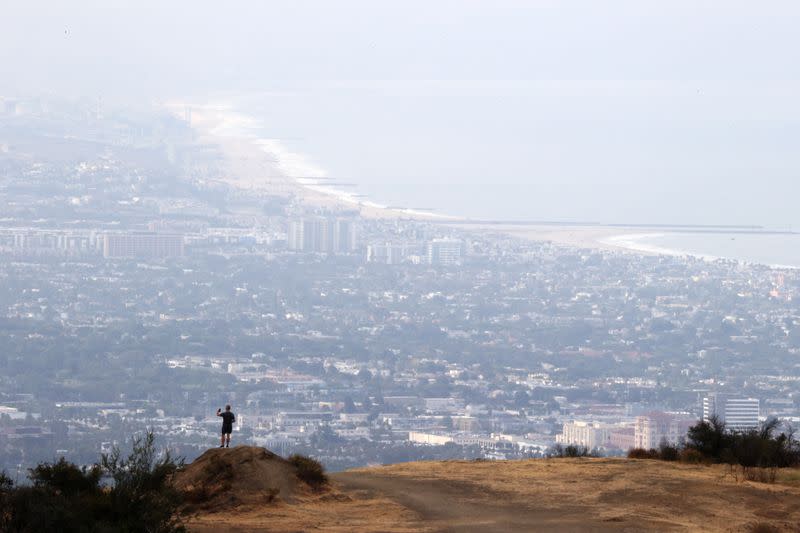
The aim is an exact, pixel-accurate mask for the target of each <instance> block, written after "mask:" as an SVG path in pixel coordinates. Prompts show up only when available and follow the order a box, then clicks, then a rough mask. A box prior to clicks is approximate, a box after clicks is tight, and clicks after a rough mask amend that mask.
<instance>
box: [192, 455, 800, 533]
mask: <svg viewBox="0 0 800 533" xmlns="http://www.w3.org/2000/svg"><path fill="white" fill-rule="evenodd" d="M331 479H332V486H331V488H330V489H329V491H328V492H327V493H325V494H321V495H320V494H313V493H308V494H305V495H302V496H301V497H298V498H297V499H296V501H295V503H285V502H282V501H277V502H276V503H273V504H270V505H265V506H257V507H240V508H237V509H235V510H234V511H233V512H228V511H226V512H225V513H220V514H203V515H197V516H195V517H193V518H192V519H191V520H189V522H188V525H189V527H190V531H199V532H206V531H208V532H210V531H217V530H219V529H220V528H225V529H235V530H237V531H259V532H261V531H309V530H318V531H331V532H345V531H346V532H351V531H352V532H357V531H387V532H396V533H406V532H410V531H441V530H447V531H461V532H472V531H527V530H537V531H564V530H569V531H575V530H580V531H583V530H593V531H618V530H629V531H698V532H699V531H703V532H705V531H710V532H713V531H726V532H729V531H732V532H737V531H738V532H742V533H744V532H748V531H800V529H798V527H797V524H800V505H798V502H800V471H797V470H793V471H781V472H780V476H779V479H778V481H777V483H776V484H769V485H767V484H763V483H754V482H749V481H743V480H741V479H740V480H738V481H737V480H735V479H733V478H732V477H731V476H730V475H728V473H727V471H726V469H725V467H722V466H716V465H712V466H706V465H693V464H683V463H676V462H664V461H654V460H627V459H597V458H579V459H572V458H564V459H547V460H529V461H496V462H495V461H443V462H419V463H405V464H397V465H391V466H385V467H378V468H368V469H360V470H355V471H351V472H347V473H343V474H333V475H331Z"/></svg>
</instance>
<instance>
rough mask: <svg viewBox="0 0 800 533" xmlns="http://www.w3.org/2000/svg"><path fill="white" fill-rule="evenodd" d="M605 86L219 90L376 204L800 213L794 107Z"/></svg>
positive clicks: (531, 216) (472, 209)
mask: <svg viewBox="0 0 800 533" xmlns="http://www.w3.org/2000/svg"><path fill="white" fill-rule="evenodd" d="M612 89H613V90H612ZM612 89H609V88H608V87H599V88H597V89H596V90H595V89H592V88H588V89H587V88H582V89H581V90H576V89H574V88H572V87H571V86H566V87H564V86H555V85H554V86H551V85H544V86H543V85H536V84H534V85H531V84H525V83H508V84H491V83H484V84H481V83H477V82H471V83H464V84H458V83H451V84H447V83H436V82H428V83H411V84H409V83H402V82H364V83H350V84H339V85H337V84H333V85H330V84H329V85H325V84H310V85H308V86H302V87H296V86H294V87H288V86H287V87H286V88H285V89H284V90H273V91H270V92H254V93H237V94H235V95H224V96H223V98H224V99H226V100H227V101H229V102H230V103H231V104H232V105H233V107H234V108H235V109H236V110H237V111H240V112H242V113H246V114H248V115H250V116H251V117H253V119H254V122H255V123H257V124H259V125H260V129H259V131H260V134H261V135H262V136H263V137H265V138H268V139H270V140H271V142H274V143H280V144H281V145H282V147H283V149H284V150H285V151H286V152H291V153H292V154H294V156H293V157H295V159H297V158H299V157H302V158H303V159H304V160H305V161H306V163H307V166H308V167H310V168H314V169H319V170H322V171H323V172H324V173H325V174H326V175H327V176H329V177H333V178H336V179H338V180H339V182H341V183H347V184H348V185H347V186H346V190H347V191H349V192H353V193H354V194H358V195H363V196H361V197H363V198H367V199H369V200H371V201H373V202H376V203H378V204H382V205H391V206H403V207H426V208H432V209H434V210H435V212H438V213H441V214H449V215H454V216H460V217H469V218H476V219H512V220H539V221H543V220H546V221H559V222H594V223H617V224H631V223H636V224H714V225H717V224H720V225H763V226H769V227H788V226H790V225H792V224H794V225H795V226H798V227H800V216H798V215H797V210H796V209H795V206H794V198H795V197H796V195H797V194H800V180H797V179H796V176H797V172H800V164H798V161H797V158H796V157H794V151H795V148H796V147H795V145H794V144H793V143H792V142H790V139H792V138H797V137H798V136H800V122H798V123H784V122H774V121H759V122H753V121H737V120H726V121H723V120H719V119H718V117H705V118H704V117H702V114H701V113H699V112H694V113H692V114H689V113H688V112H686V110H685V109H682V108H679V109H672V108H670V107H669V106H673V107H674V106H675V105H676V104H675V103H674V102H672V101H671V100H670V101H666V100H665V101H663V102H660V101H659V100H658V98H656V99H655V100H652V101H651V99H648V97H653V95H652V94H638V93H636V94H628V93H625V92H624V91H622V90H618V89H616V88H612ZM665 106H666V107H665Z"/></svg>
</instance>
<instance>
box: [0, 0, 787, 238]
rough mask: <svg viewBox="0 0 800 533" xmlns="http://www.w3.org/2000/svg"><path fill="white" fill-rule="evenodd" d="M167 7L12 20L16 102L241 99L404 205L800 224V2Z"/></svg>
mask: <svg viewBox="0 0 800 533" xmlns="http://www.w3.org/2000/svg"><path fill="white" fill-rule="evenodd" d="M67 4H69V5H67ZM76 4H80V5H76ZM163 4H166V5H162V2H158V3H156V2H142V1H135V2H113V1H102V2H100V1H98V2H82V3H81V2H57V1H53V2H36V1H28V2H24V3H23V2H16V3H12V2H6V3H5V5H4V6H3V8H2V17H0V94H12V95H21V96H22V95H26V94H47V93H65V94H68V95H87V96H102V97H104V98H107V99H108V100H109V101H113V100H116V99H126V98H130V99H141V98H175V97H191V98H195V99H197V98H199V99H203V98H204V97H206V96H207V97H209V98H212V97H213V98H215V99H218V98H220V97H224V98H231V99H232V101H235V102H236V103H237V104H238V105H246V106H247V107H248V108H249V110H250V111H251V112H253V113H255V114H258V115H259V118H261V119H262V120H264V122H265V126H266V127H268V129H269V130H270V131H272V132H274V133H275V134H276V135H279V136H281V135H286V136H293V137H299V138H302V139H303V140H302V141H297V142H295V144H294V145H293V146H292V148H293V149H296V150H299V151H303V152H304V153H307V154H308V155H309V157H310V158H311V159H312V160H313V161H314V162H315V163H317V164H319V165H321V166H323V167H325V168H327V169H329V171H330V172H331V173H332V174H335V175H344V174H347V175H348V176H347V177H352V178H354V179H356V181H358V182H359V183H361V184H362V190H364V191H365V192H368V193H370V194H371V195H372V196H373V197H375V198H376V199H377V200H381V201H386V202H388V203H401V204H411V203H416V204H418V203H426V204H433V205H435V206H436V207H438V208H439V209H441V210H444V211H449V212H458V213H461V214H468V215H472V216H478V217H483V216H491V217H499V216H509V217H514V218H529V219H564V220H579V219H583V220H600V221H609V222H622V221H627V222H699V223H757V224H758V223H761V224H770V225H789V224H795V225H797V226H800V215H798V214H797V209H796V208H795V204H796V200H795V199H796V198H797V197H798V193H800V151H799V150H798V144H799V143H800V127H799V125H800V122H798V121H799V120H800V98H799V97H798V95H800V91H799V90H798V89H800V81H799V80H800V57H799V56H800V32H798V31H797V28H799V27H800V3H797V2H790V1H786V2H736V1H719V2H703V1H698V0H695V1H687V2H681V1H669V2H667V1H659V2H647V1H642V0H636V1H630V2H611V1H609V2H602V1H597V0H594V1H586V2H568V1H558V2H556V1H553V2H534V1H528V2H498V1H491V2H490V1H483V2H477V1H473V2H471V1H466V0H459V1H450V2H444V1H441V2H436V1H425V2H416V1H410V2H409V1H404V2H392V3H391V4H390V3H389V2H379V1H349V2H340V1H337V2H331V1H320V2H304V1H297V0H293V1H286V2H247V3H245V2H226V3H222V2H198V1H178V2H163ZM242 93H246V94H247V96H246V97H242V96H240V95H241V94H242ZM220 95H222V96H220Z"/></svg>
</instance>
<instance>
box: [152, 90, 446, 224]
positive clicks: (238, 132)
mask: <svg viewBox="0 0 800 533" xmlns="http://www.w3.org/2000/svg"><path fill="white" fill-rule="evenodd" d="M164 108H165V109H166V110H167V111H168V112H169V113H171V114H172V115H173V116H175V117H177V118H179V119H181V120H185V118H184V117H183V116H182V113H184V111H185V110H187V109H188V110H189V111H190V121H189V124H188V125H189V127H190V128H192V129H193V130H194V131H195V132H196V133H197V139H198V142H205V143H209V144H213V145H216V146H218V147H219V149H220V152H221V153H222V156H223V158H224V159H225V165H224V167H223V168H224V171H225V174H226V176H225V177H224V178H222V181H224V182H225V183H226V184H228V185H232V186H234V187H237V188H240V189H246V190H252V191H259V192H262V193H265V194H271V195H276V196H295V197H297V198H298V200H299V201H300V202H301V203H303V204H307V205H312V206H316V207H322V208H331V209H346V210H347V209H349V210H353V209H354V210H358V211H359V212H360V213H361V215H362V216H364V217H367V218H412V219H415V220H420V221H427V222H434V221H437V220H441V221H445V220H454V219H456V218H457V217H452V216H448V215H440V214H432V213H426V212H422V211H416V210H414V209H393V208H391V207H389V206H387V205H384V204H381V203H378V202H375V201H373V200H370V199H368V198H363V197H361V196H360V195H356V194H354V193H351V192H349V191H342V190H339V189H337V188H336V187H335V183H333V184H332V185H328V184H326V183H325V180H327V179H329V176H328V173H327V171H326V170H325V169H324V168H322V167H320V166H319V165H317V164H315V163H314V162H313V161H311V160H310V159H309V158H308V157H307V156H306V155H304V154H301V153H299V152H296V151H294V150H291V149H290V148H289V147H287V146H286V145H285V144H284V143H283V142H282V141H281V140H280V139H274V138H268V137H264V136H261V135H260V130H262V129H263V125H262V123H261V122H260V121H258V120H256V119H255V118H253V117H251V116H249V115H247V114H245V113H241V112H239V111H237V110H236V109H235V108H234V107H233V106H231V105H229V104H227V103H208V104H196V103H190V102H183V101H171V102H168V103H165V104H164Z"/></svg>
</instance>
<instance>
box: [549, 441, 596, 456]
mask: <svg viewBox="0 0 800 533" xmlns="http://www.w3.org/2000/svg"><path fill="white" fill-rule="evenodd" d="M593 456H594V455H593V454H592V452H591V451H590V450H589V448H587V447H586V446H578V445H576V444H568V445H566V446H564V445H562V444H561V443H559V444H556V445H554V446H552V447H551V448H550V449H549V450H548V452H547V457H593Z"/></svg>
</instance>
